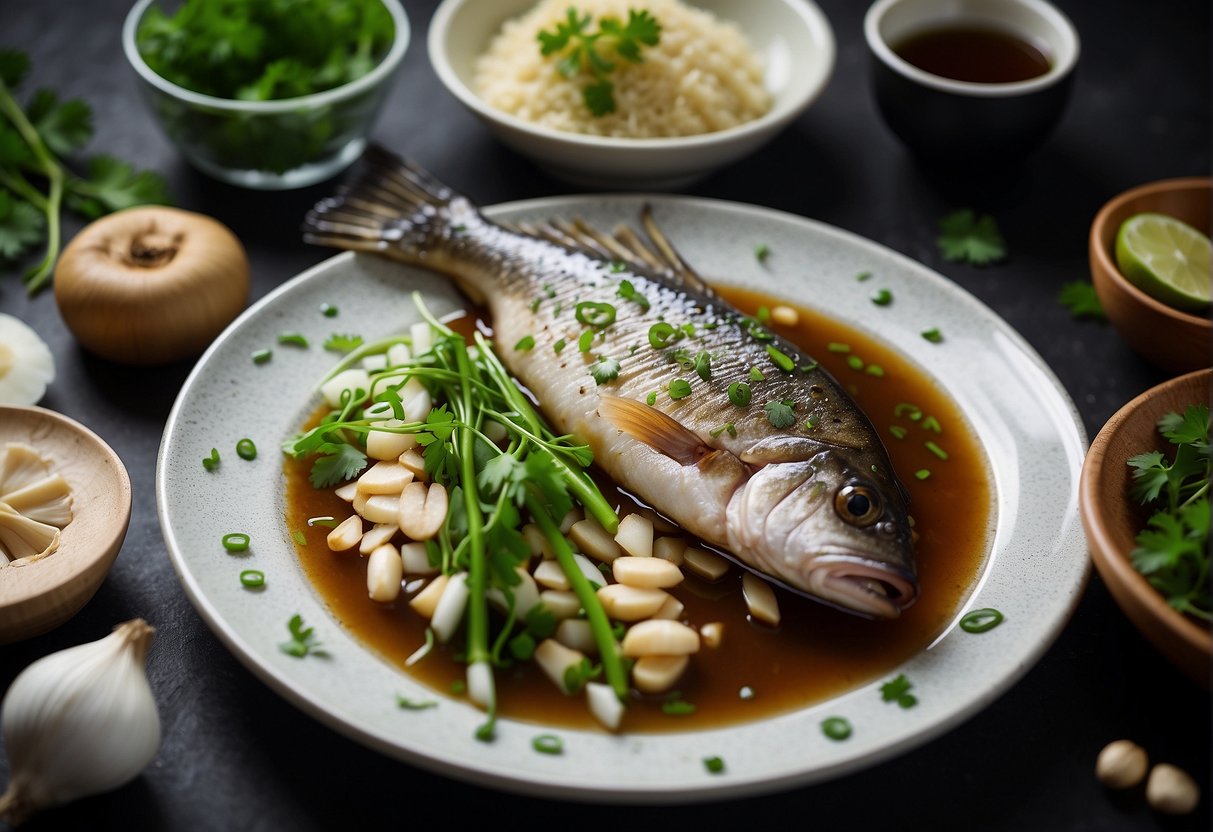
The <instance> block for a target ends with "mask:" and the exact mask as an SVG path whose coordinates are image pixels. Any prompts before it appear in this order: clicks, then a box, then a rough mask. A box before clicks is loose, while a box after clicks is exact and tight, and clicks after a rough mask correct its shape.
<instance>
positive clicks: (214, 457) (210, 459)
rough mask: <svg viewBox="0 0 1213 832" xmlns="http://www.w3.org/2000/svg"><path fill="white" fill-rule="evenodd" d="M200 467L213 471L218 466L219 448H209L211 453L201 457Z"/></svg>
mask: <svg viewBox="0 0 1213 832" xmlns="http://www.w3.org/2000/svg"><path fill="white" fill-rule="evenodd" d="M202 467H203V468H205V469H206V470H208V471H214V470H215V469H216V468H218V467H219V449H218V448H211V455H210V456H204V457H203V458H202Z"/></svg>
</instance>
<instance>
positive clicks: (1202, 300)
mask: <svg viewBox="0 0 1213 832" xmlns="http://www.w3.org/2000/svg"><path fill="white" fill-rule="evenodd" d="M1211 260H1213V244H1211V243H1210V242H1209V238H1208V237H1207V236H1205V235H1204V234H1203V233H1201V232H1200V231H1198V230H1196V229H1195V228H1193V227H1192V226H1190V225H1188V224H1187V223H1185V222H1181V221H1180V220H1177V219H1175V218H1174V217H1170V216H1167V215H1166V214H1134V215H1133V216H1131V217H1129V218H1128V219H1127V220H1125V221H1124V222H1123V223H1121V226H1120V231H1119V232H1118V233H1117V234H1116V265H1117V266H1119V267H1120V271H1121V273H1123V274H1124V276H1125V277H1126V278H1127V279H1128V280H1129V282H1130V283H1132V284H1133V285H1134V286H1136V287H1137V288H1138V289H1141V290H1142V291H1143V292H1145V293H1146V294H1147V295H1149V296H1150V297H1152V298H1154V299H1156V300H1159V301H1162V302H1163V303H1165V304H1167V305H1168V306H1171V307H1174V308H1176V309H1183V310H1185V311H1189V312H1201V311H1204V310H1205V309H1206V308H1208V306H1209V295H1210V284H1211V283H1213V265H1210V262H1211Z"/></svg>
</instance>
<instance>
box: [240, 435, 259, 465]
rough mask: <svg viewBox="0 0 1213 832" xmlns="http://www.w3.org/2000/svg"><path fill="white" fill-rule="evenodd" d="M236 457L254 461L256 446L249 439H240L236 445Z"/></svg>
mask: <svg viewBox="0 0 1213 832" xmlns="http://www.w3.org/2000/svg"><path fill="white" fill-rule="evenodd" d="M236 456H238V457H240V458H241V459H250V460H251V459H256V458H257V445H256V444H255V443H254V442H253V440H251V439H249V438H247V437H246V438H244V439H241V440H240V441H239V442H237V443H236Z"/></svg>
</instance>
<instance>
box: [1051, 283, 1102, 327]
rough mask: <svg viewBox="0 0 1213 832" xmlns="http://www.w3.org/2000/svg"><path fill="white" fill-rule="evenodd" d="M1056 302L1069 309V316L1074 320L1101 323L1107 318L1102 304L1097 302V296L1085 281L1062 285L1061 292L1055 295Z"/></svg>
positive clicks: (1092, 287) (1093, 288)
mask: <svg viewBox="0 0 1213 832" xmlns="http://www.w3.org/2000/svg"><path fill="white" fill-rule="evenodd" d="M1057 302H1058V303H1060V304H1061V305H1062V306H1064V307H1065V308H1066V309H1069V310H1070V315H1072V316H1073V317H1075V318H1093V319H1097V320H1101V321H1102V320H1107V318H1108V316H1107V313H1105V312H1104V309H1103V304H1101V303H1100V302H1099V295H1097V294H1095V287H1094V286H1092V285H1091V283H1090V282H1089V281H1086V280H1073V281H1071V282H1069V283H1066V284H1063V285H1062V287H1061V292H1060V293H1059V294H1058V295H1057Z"/></svg>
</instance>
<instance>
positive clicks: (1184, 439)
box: [1158, 404, 1209, 455]
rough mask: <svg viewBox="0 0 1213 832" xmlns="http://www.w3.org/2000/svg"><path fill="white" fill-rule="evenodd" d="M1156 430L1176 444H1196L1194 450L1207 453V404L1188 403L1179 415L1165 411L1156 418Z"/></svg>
mask: <svg viewBox="0 0 1213 832" xmlns="http://www.w3.org/2000/svg"><path fill="white" fill-rule="evenodd" d="M1158 431H1159V433H1161V434H1162V435H1163V436H1165V437H1166V438H1167V439H1169V440H1170V441H1171V442H1173V443H1175V444H1176V445H1182V444H1188V445H1194V446H1196V451H1197V452H1198V453H1202V454H1205V455H1208V453H1209V406H1208V405H1207V404H1193V405H1188V407H1187V408H1186V409H1185V410H1184V412H1183V415H1182V416H1181V415H1180V414H1178V413H1174V412H1172V413H1167V414H1165V415H1163V416H1162V418H1160V419H1159V420H1158Z"/></svg>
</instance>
